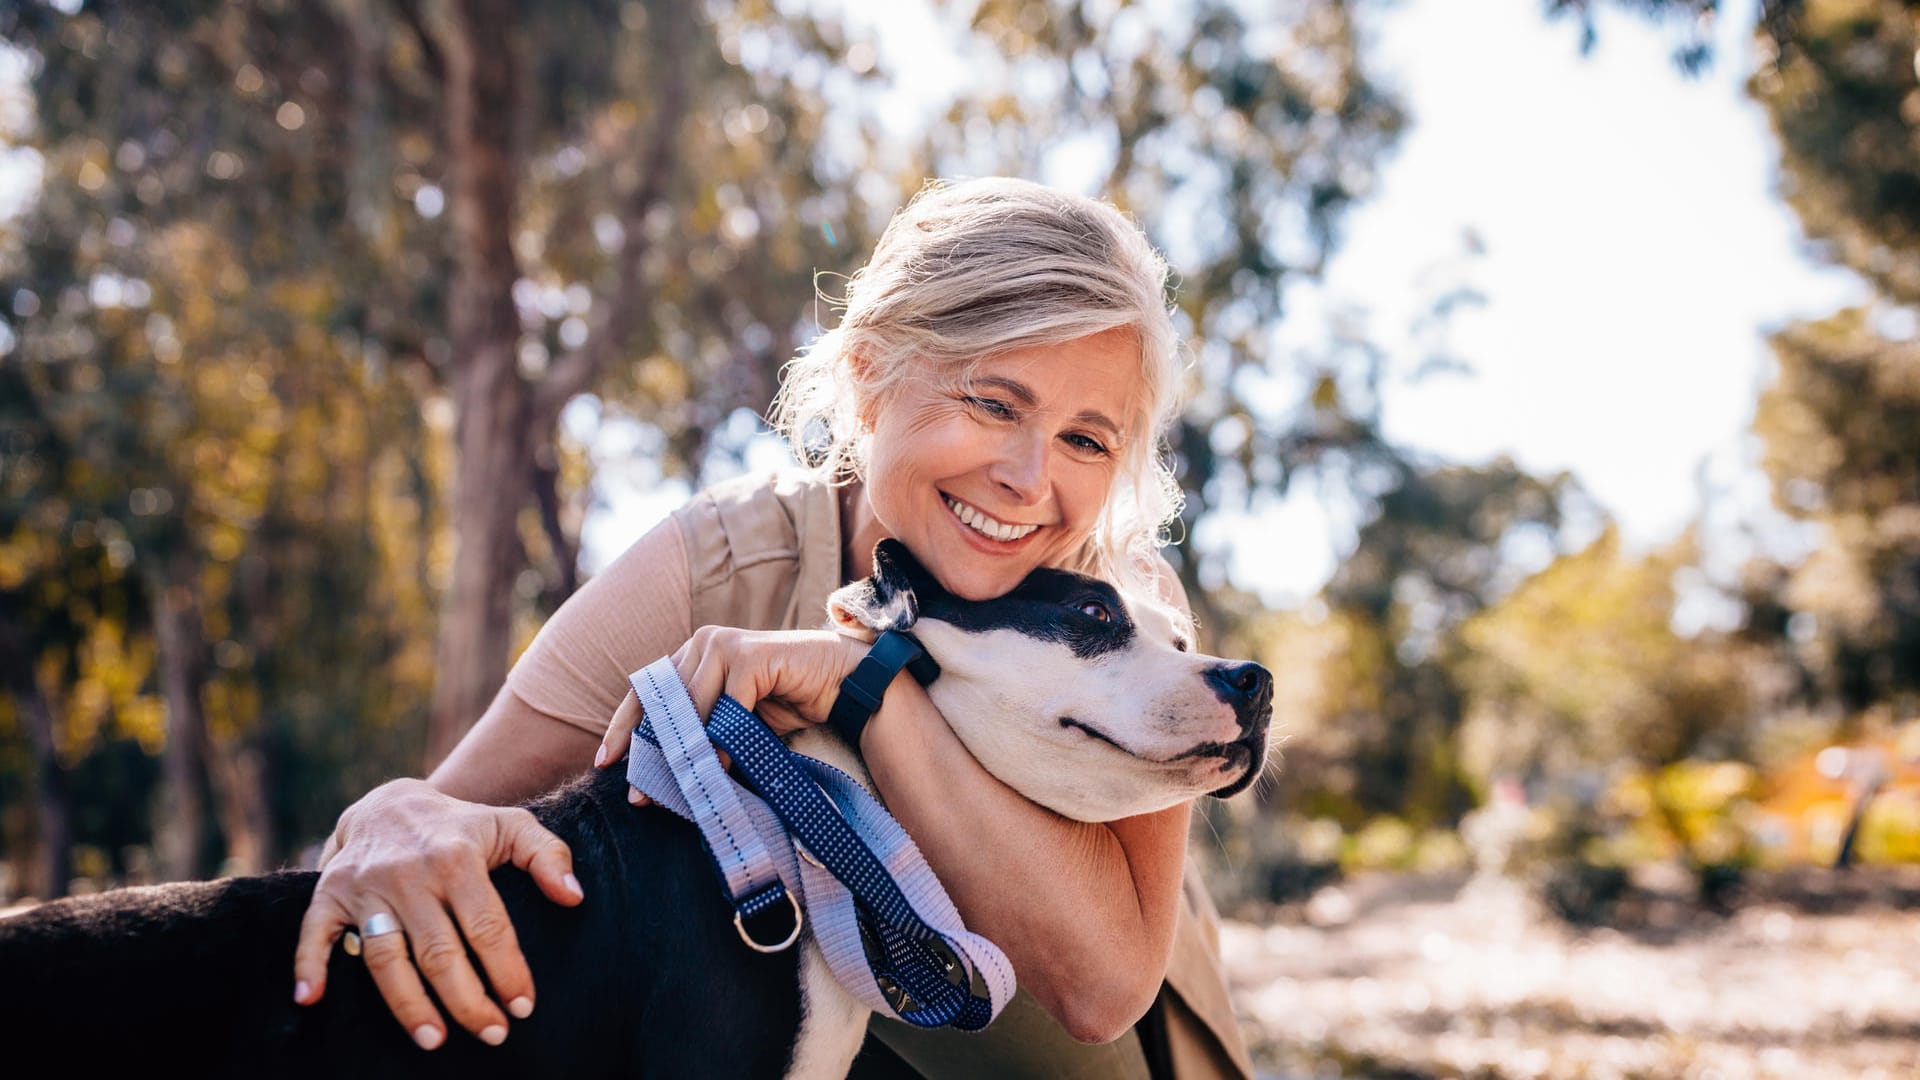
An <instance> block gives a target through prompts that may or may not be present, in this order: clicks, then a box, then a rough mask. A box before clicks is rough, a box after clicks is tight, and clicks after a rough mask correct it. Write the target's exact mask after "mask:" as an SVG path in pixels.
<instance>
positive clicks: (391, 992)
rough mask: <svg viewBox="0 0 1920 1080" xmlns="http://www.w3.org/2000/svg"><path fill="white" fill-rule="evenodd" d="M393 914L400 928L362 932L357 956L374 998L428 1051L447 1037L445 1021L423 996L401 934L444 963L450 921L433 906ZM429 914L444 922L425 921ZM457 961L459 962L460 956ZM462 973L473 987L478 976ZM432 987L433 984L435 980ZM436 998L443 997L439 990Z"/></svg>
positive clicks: (421, 1047)
mask: <svg viewBox="0 0 1920 1080" xmlns="http://www.w3.org/2000/svg"><path fill="white" fill-rule="evenodd" d="M373 914H374V912H373V911H368V912H366V913H365V914H364V915H362V916H361V917H360V919H361V921H362V922H364V921H365V920H366V919H368V918H371V917H372V916H373ZM396 914H397V915H398V918H399V922H400V925H401V927H402V928H403V929H402V930H400V931H396V932H394V933H390V934H380V935H378V936H377V937H365V936H362V938H361V939H360V960H361V962H362V963H364V964H366V965H367V973H368V974H369V975H371V976H373V985H374V986H375V988H377V989H378V990H379V991H380V997H381V998H382V999H384V1000H385V1001H386V1003H387V1010H388V1011H389V1012H391V1013H393V1016H394V1019H396V1020H398V1021H399V1022H400V1026H401V1027H402V1028H404V1029H406V1032H407V1034H408V1035H410V1036H412V1037H413V1041H414V1043H415V1044H416V1045H418V1046H419V1047H420V1049H422V1050H432V1049H434V1048H436V1047H438V1046H439V1045H440V1044H441V1043H444V1042H446V1041H447V1031H446V1022H445V1021H444V1020H442V1019H441V1017H440V1011H439V1010H438V1009H436V1008H434V1007H433V1002H432V1001H431V1000H430V999H429V998H428V997H427V989H426V986H425V985H424V984H423V983H421V981H420V972H418V971H416V970H414V960H413V959H412V958H411V957H410V956H409V955H408V948H407V946H408V940H407V939H408V937H409V935H412V936H414V937H415V938H416V940H417V942H418V945H419V947H420V948H421V949H423V950H426V949H431V950H432V955H433V956H434V958H435V960H436V962H442V963H444V961H445V959H446V946H445V941H446V939H447V937H448V936H450V935H451V934H452V933H453V925H452V924H451V923H448V922H447V917H446V913H445V912H444V911H440V910H438V909H435V910H434V911H433V912H432V914H431V916H429V915H428V914H427V913H426V912H424V911H421V910H418V909H415V910H409V911H405V912H398V913H396ZM435 919H437V920H438V921H439V922H440V923H443V924H445V925H444V927H435V926H433V925H431V924H432V922H433V921H434V920H435ZM463 951H464V950H463ZM461 962H462V963H465V958H464V956H463V957H462V961H461ZM467 975H468V977H469V978H471V979H473V981H474V983H475V984H476V986H477V984H478V982H479V977H478V976H476V975H474V974H473V970H472V968H471V967H469V968H468V970H467ZM435 986H436V988H438V986H439V984H438V983H436V984H435ZM442 1000H445V995H444V994H443V995H442ZM452 1006H453V1003H452V1002H451V1001H448V1007H449V1008H452ZM456 1015H458V1013H456ZM482 1026H483V1027H484V1026H485V1025H482Z"/></svg>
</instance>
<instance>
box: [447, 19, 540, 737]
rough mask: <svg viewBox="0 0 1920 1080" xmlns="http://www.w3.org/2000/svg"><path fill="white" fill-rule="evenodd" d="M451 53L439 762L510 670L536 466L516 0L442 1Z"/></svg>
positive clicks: (449, 60) (448, 111)
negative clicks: (518, 525) (446, 533)
mask: <svg viewBox="0 0 1920 1080" xmlns="http://www.w3.org/2000/svg"><path fill="white" fill-rule="evenodd" d="M448 14H449V19H448V25H449V29H448V31H447V38H446V41H445V43H444V49H443V53H444V56H445V60H446V75H447V78H446V103H447V127H448V140H447V145H448V152H449V158H450V160H449V167H448V179H449V181H450V184H449V186H450V191H449V199H448V208H449V211H450V213H451V224H452V226H453V237H454V245H455V259H456V264H457V269H456V271H455V274H454V280H453V285H452V288H451V290H450V292H449V299H448V306H449V312H448V315H449V320H448V321H449V324H450V329H451V331H452V338H453V356H454V359H453V373H452V380H451V381H452V385H453V393H454V408H455V412H456V415H457V417H458V421H457V424H456V429H455V432H456V433H455V449H456V462H457V463H456V465H455V472H454V490H453V529H454V537H455V540H454V560H453V580H452V582H451V584H450V586H449V588H448V592H447V596H446V599H445V601H444V602H443V603H442V604H441V608H440V626H439V631H438V638H437V640H436V642H435V661H436V662H435V675H434V687H433V705H432V711H431V715H430V717H429V720H428V728H427V765H428V768H432V766H434V765H435V764H438V763H439V762H440V760H441V759H443V758H445V757H446V755H447V753H448V751H450V750H452V748H453V745H454V744H455V743H456V742H458V741H459V740H460V736H461V735H463V734H465V733H466V731H467V729H468V728H469V727H471V726H472V725H473V722H474V721H475V720H477V719H479V717H480V714H481V713H482V712H483V711H485V709H486V707H487V704H488V702H490V701H491V700H492V698H493V695H494V693H495V692H496V691H497V690H498V689H499V687H500V683H501V682H502V680H503V679H504V678H505V676H506V670H507V653H508V650H509V649H510V648H511V644H512V643H511V640H510V638H509V635H510V632H511V623H510V616H511V611H512V609H511V601H512V598H513V587H514V581H515V578H516V577H517V576H518V574H519V572H520V569H521V567H522V564H523V562H524V558H523V555H524V553H523V550H522V548H521V544H520V540H519V537H518V535H517V534H516V532H515V527H514V523H515V518H516V517H517V515H518V512H519V509H520V505H521V502H522V500H523V499H525V497H526V495H527V490H528V484H527V478H528V477H529V476H531V475H532V472H533V455H532V447H533V445H534V433H533V432H531V431H530V430H528V429H529V426H530V422H531V420H532V409H531V404H532V392H531V388H530V387H529V386H528V385H527V382H526V380H525V379H523V378H521V376H520V372H519V369H518V366H517V364H516V360H515V355H516V352H517V347H518V344H519V336H520V320H519V313H518V312H517V311H516V310H515V308H514V303H513V283H514V280H515V278H516V277H518V269H517V267H516V265H515V261H514V254H513V247H512V242H511V238H512V230H513V222H514V217H513V215H514V205H515V200H516V195H517V190H518V175H517V167H516V166H517V157H516V154H515V147H514V130H513V129H514V125H515V123H516V121H517V117H518V114H519V101H518V98H519V93H518V90H519V77H520V64H519V62H518V58H517V56H516V53H515V49H514V43H513V34H512V28H513V24H514V5H513V4H511V3H509V2H504V0H461V2H459V3H454V4H451V5H450V6H449V11H448Z"/></svg>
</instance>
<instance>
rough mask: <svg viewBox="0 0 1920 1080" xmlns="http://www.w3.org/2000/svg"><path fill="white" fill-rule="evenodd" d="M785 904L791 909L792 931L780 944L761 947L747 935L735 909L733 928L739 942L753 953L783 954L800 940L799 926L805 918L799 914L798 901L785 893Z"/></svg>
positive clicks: (744, 925)
mask: <svg viewBox="0 0 1920 1080" xmlns="http://www.w3.org/2000/svg"><path fill="white" fill-rule="evenodd" d="M787 903H788V904H789V905H790V906H792V908H793V931H792V932H791V933H789V934H788V935H787V939H786V940H785V941H782V942H780V943H779V944H778V945H762V944H760V943H759V942H757V941H755V940H753V935H752V934H749V933H747V926H746V923H744V922H742V921H741V918H740V912H739V910H738V909H736V910H735V911H734V913H733V928H734V929H735V930H737V931H739V932H740V940H741V941H744V942H746V943H747V948H749V949H752V950H753V951H754V952H762V953H777V952H784V951H785V950H786V949H787V947H788V946H790V945H792V944H793V943H794V942H796V941H798V940H800V924H801V923H802V922H804V921H805V919H806V916H804V915H802V914H801V913H800V901H799V899H798V898H797V897H795V896H794V895H793V893H792V892H788V893H787Z"/></svg>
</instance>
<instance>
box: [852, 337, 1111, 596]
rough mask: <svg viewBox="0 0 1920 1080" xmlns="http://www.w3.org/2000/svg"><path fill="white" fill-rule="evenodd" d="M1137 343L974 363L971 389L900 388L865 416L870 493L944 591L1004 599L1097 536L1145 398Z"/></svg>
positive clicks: (1078, 344)
mask: <svg viewBox="0 0 1920 1080" xmlns="http://www.w3.org/2000/svg"><path fill="white" fill-rule="evenodd" d="M1139 349H1140V347H1139V343H1138V339H1137V338H1136V337H1135V336H1134V334H1133V333H1132V332H1131V331H1128V330H1109V331H1106V332H1104V333H1099V334H1095V335H1093V336H1091V337H1085V338H1081V339H1079V340H1077V341H1070V342H1066V343H1065V344H1060V345H1035V346H1028V347H1025V348H1020V349H1015V350H1012V351H1010V352H1006V353H1002V354H1000V355H998V356H995V357H992V358H991V359H988V360H984V361H982V362H981V363H980V364H979V365H978V366H977V368H976V370H975V373H974V379H973V383H972V385H971V386H969V387H966V388H964V389H954V390H943V389H940V388H938V387H937V386H935V385H934V384H933V383H931V382H927V381H919V380H915V381H912V382H909V383H907V384H906V385H904V386H903V387H902V388H901V389H900V390H898V391H897V392H896V393H895V394H894V395H893V398H892V400H890V401H887V402H886V403H884V404H883V405H881V406H880V407H878V408H877V409H876V410H875V415H873V416H872V417H871V418H870V419H871V422H872V424H873V439H872V442H871V444H870V447H869V453H868V458H867V482H866V490H867V498H868V500H869V501H870V502H871V504H872V506H873V512H874V515H875V517H877V518H878V519H879V523H880V525H881V526H882V527H883V528H884V529H885V530H886V531H887V533H889V534H890V535H892V536H894V537H896V538H898V539H899V540H900V541H901V542H902V543H905V544H906V545H907V548H908V549H909V550H911V551H912V552H913V554H914V555H915V556H916V557H917V558H918V559H919V560H920V562H921V563H922V564H923V565H925V566H926V567H927V569H928V570H930V571H932V573H933V575H934V576H935V577H936V578H938V579H939V580H940V583H941V584H942V585H944V586H945V587H946V588H947V589H948V590H949V591H951V592H953V593H954V594H955V595H957V596H961V597H964V598H966V599H969V600H984V599H988V598H991V597H995V596H999V595H1001V594H1002V593H1005V592H1006V591H1008V590H1009V589H1011V588H1013V587H1014V586H1015V585H1017V584H1019V583H1020V581H1021V580H1022V579H1023V578H1025V577H1026V576H1027V573H1028V572H1029V571H1031V570H1033V569H1034V568H1036V567H1040V566H1048V565H1056V564H1059V563H1061V562H1063V561H1065V560H1066V559H1067V557H1068V556H1069V555H1071V554H1072V553H1073V552H1074V551H1076V550H1077V549H1078V548H1079V546H1080V544H1081V543H1082V542H1083V541H1085V540H1086V538H1087V536H1088V535H1089V534H1090V533H1091V532H1092V531H1093V526H1094V523H1095V522H1096V521H1097V520H1098V519H1099V516H1100V510H1101V508H1102V506H1103V505H1104V504H1105V502H1106V498H1107V493H1108V492H1109V491H1110V490H1111V489H1112V486H1113V480H1114V474H1115V472H1116V470H1117V469H1118V467H1119V461H1120V455H1121V448H1122V446H1123V445H1124V444H1125V442H1126V440H1127V439H1130V438H1134V437H1137V436H1136V433H1134V432H1133V431H1131V430H1130V427H1131V423H1132V417H1133V416H1134V415H1135V413H1136V412H1137V410H1138V409H1139V407H1140V403H1141V400H1142V398H1143V396H1144V393H1145V387H1144V385H1143V380H1142V375H1141V371H1140V351H1139Z"/></svg>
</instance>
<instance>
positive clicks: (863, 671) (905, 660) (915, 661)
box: [827, 630, 940, 750]
mask: <svg viewBox="0 0 1920 1080" xmlns="http://www.w3.org/2000/svg"><path fill="white" fill-rule="evenodd" d="M903 667H904V668H906V669H907V671H908V672H909V673H910V674H912V675H913V677H914V679H915V680H917V681H918V682H919V683H920V685H921V686H925V685H927V684H928V683H930V682H932V681H933V680H935V679H937V678H939V677H940V665H939V664H938V663H936V662H935V661H934V659H933V657H931V656H928V655H927V650H926V648H925V647H924V646H922V645H921V644H920V639H919V638H916V637H914V636H913V635H912V634H909V633H907V632H906V631H905V630H886V631H883V632H882V633H881V634H880V636H879V638H877V639H875V641H874V643H873V647H872V648H870V649H868V650H867V655H865V656H863V657H861V658H860V663H859V665H858V666H857V667H855V668H854V669H853V674H851V675H848V676H847V677H846V678H844V679H841V680H840V696H839V697H837V698H835V699H834V702H833V711H831V712H829V713H828V714H827V723H829V724H832V725H833V729H834V730H835V731H837V732H839V733H840V737H841V738H843V739H845V740H847V745H848V746H851V747H853V748H854V749H855V750H858V749H860V733H861V732H862V731H865V730H866V727H867V721H868V720H869V719H871V718H872V717H873V714H874V712H875V710H877V709H879V708H880V700H881V699H882V698H884V697H886V694H887V687H889V686H892V685H893V680H894V678H895V677H896V676H898V675H899V674H900V669H901V668H903Z"/></svg>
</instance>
